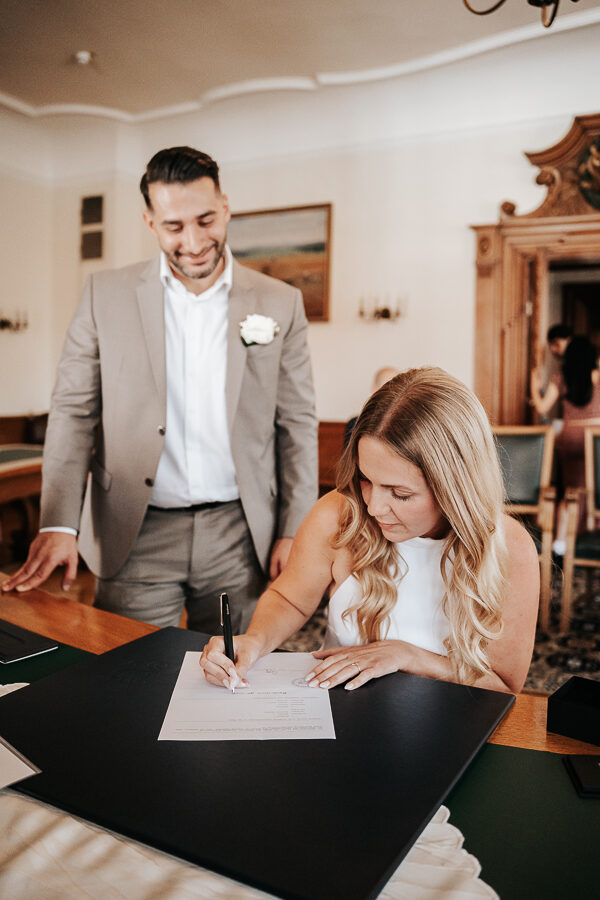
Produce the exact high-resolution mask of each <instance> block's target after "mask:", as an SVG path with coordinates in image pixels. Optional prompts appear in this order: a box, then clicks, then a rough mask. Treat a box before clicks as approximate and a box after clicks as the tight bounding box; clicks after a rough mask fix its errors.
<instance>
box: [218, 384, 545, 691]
mask: <svg viewBox="0 0 600 900" xmlns="http://www.w3.org/2000/svg"><path fill="white" fill-rule="evenodd" d="M503 501H504V491H503V483H502V475H501V471H500V467H499V464H498V457H497V452H496V447H495V444H494V439H493V435H492V432H491V429H490V426H489V423H488V420H487V417H486V414H485V412H484V410H483V408H482V407H481V405H480V403H479V401H478V400H477V398H476V397H475V396H474V394H473V393H472V392H471V391H470V390H468V389H467V388H466V387H465V386H464V385H463V384H462V383H461V382H459V381H458V380H457V379H455V378H453V377H451V376H450V375H448V374H447V373H446V372H444V371H442V370H441V369H435V368H423V369H412V370H410V371H408V372H404V373H402V374H400V375H398V376H396V377H395V378H393V379H392V380H391V381H388V382H387V384H385V385H384V386H383V387H382V388H380V390H378V391H377V392H376V393H375V394H373V395H372V396H371V397H370V398H369V400H368V401H367V403H366V404H365V406H364V408H363V411H362V412H361V414H360V416H359V418H358V421H357V423H356V426H355V427H354V430H353V432H352V438H351V440H350V443H349V444H348V447H347V448H346V450H345V452H344V455H343V457H342V460H341V463H340V467H339V474H338V483H337V490H336V491H332V492H331V493H329V494H327V495H326V496H324V497H322V498H321V499H320V500H319V501H318V503H317V504H316V505H315V506H314V507H313V509H312V510H311V512H310V513H309V514H308V516H307V517H306V519H305V520H304V522H303V524H302V526H301V528H300V530H299V531H298V534H297V536H296V538H295V540H294V545H293V549H292V553H291V556H290V559H289V562H288V564H287V566H286V568H285V570H284V571H283V572H282V574H281V575H280V576H279V577H278V578H277V579H276V580H275V581H274V582H273V583H272V584H271V586H270V587H269V588H268V590H267V591H266V592H265V593H264V594H263V596H262V597H261V599H260V601H259V604H258V607H257V609H256V611H255V613H254V616H253V618H252V621H251V623H250V626H249V627H248V630H247V632H246V634H244V635H240V636H237V637H236V638H235V639H234V646H235V656H236V660H235V665H234V664H233V662H231V661H230V660H229V659H228V658H227V657H226V656H225V655H224V652H223V641H222V639H221V638H212V639H211V640H210V642H209V643H208V644H207V646H206V647H205V649H204V652H203V654H202V657H201V660H200V665H201V666H202V667H203V669H204V673H205V676H206V678H207V679H208V681H210V682H211V683H213V684H222V685H224V686H225V687H235V686H238V685H244V684H245V683H247V682H246V675H247V673H248V671H249V670H250V669H251V668H252V665H253V664H254V662H255V661H256V660H257V659H258V658H259V657H261V656H263V655H264V654H266V653H268V652H269V651H271V650H274V649H276V648H277V647H278V646H279V645H280V644H281V643H282V641H284V640H285V639H286V638H288V637H289V636H290V635H291V634H293V633H294V632H295V631H297V630H298V628H300V627H301V626H302V625H303V624H304V622H306V620H307V619H308V618H309V617H310V616H311V615H312V613H313V612H314V611H315V609H316V608H317V606H318V604H319V601H320V600H321V597H322V596H323V594H324V593H325V592H326V591H329V595H330V603H329V611H328V625H327V632H326V636H325V642H324V646H323V648H322V649H321V650H319V651H317V652H316V653H315V654H314V656H315V657H316V661H315V666H314V667H313V669H312V671H311V673H310V674H309V676H307V680H308V682H309V684H310V686H311V687H315V688H324V689H328V688H332V687H335V686H336V685H339V684H344V685H345V687H346V689H347V690H354V689H356V688H358V687H360V686H361V685H363V684H365V683H366V682H367V681H370V680H371V679H373V678H378V677H380V676H382V675H386V674H388V673H390V672H397V671H403V672H411V673H414V674H416V675H426V676H429V677H432V678H439V679H443V680H446V681H457V682H462V683H465V684H475V685H477V686H479V687H485V688H492V689H494V690H500V691H512V692H514V693H516V692H518V691H520V690H521V688H522V687H523V683H524V681H525V677H526V675H527V670H528V668H529V663H530V660H531V654H532V650H533V642H534V636H535V624H536V618H537V608H538V595H539V568H538V558H537V553H536V550H535V547H534V545H533V542H532V540H531V538H530V537H529V535H528V534H527V532H526V531H525V529H524V528H523V527H522V526H521V525H520V524H519V523H518V522H516V521H515V520H514V519H511V518H509V517H508V516H506V515H505V514H504V502H503Z"/></svg>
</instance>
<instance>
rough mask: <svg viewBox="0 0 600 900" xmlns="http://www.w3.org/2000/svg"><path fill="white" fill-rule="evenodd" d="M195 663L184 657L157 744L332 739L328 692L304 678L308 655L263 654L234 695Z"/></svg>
mask: <svg viewBox="0 0 600 900" xmlns="http://www.w3.org/2000/svg"><path fill="white" fill-rule="evenodd" d="M199 660H200V653H197V652H191V651H188V652H187V653H186V654H185V657H184V660H183V663H182V666H181V670H180V672H179V677H178V679H177V683H176V684H175V688H174V690H173V694H172V696H171V702H170V703H169V708H168V709H167V714H166V716H165V719H164V722H163V726H162V728H161V731H160V734H159V736H158V740H159V741H268V740H300V739H305V740H307V739H310V740H315V739H320V738H325V739H329V740H335V729H334V727H333V717H332V715H331V701H330V699H329V692H328V691H326V690H322V689H321V688H309V687H308V685H307V683H306V682H305V680H304V676H305V675H307V674H308V673H309V672H310V670H311V669H312V668H313V667H314V665H315V659H314V657H313V656H312V655H311V654H310V653H269V654H268V655H267V656H264V657H262V659H259V660H258V662H257V663H256V664H255V665H254V667H253V668H252V669H251V670H250V672H249V673H248V676H247V681H248V682H249V686H248V687H247V688H237V689H236V691H235V693H232V692H231V691H228V690H226V688H224V687H216V686H215V685H213V684H209V683H208V682H207V681H206V680H205V678H204V675H203V673H202V669H201V668H200V665H199Z"/></svg>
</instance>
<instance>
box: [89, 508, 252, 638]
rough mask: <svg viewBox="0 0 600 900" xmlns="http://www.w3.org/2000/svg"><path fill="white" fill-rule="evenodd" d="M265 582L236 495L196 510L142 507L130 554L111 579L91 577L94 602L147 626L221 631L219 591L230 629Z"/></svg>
mask: <svg viewBox="0 0 600 900" xmlns="http://www.w3.org/2000/svg"><path fill="white" fill-rule="evenodd" d="M265 586H266V578H265V575H264V573H263V571H262V569H261V567H260V565H259V562H258V559H257V556H256V553H255V550H254V546H253V544H252V539H251V537H250V532H249V530H248V525H247V523H246V519H245V517H244V513H243V510H242V505H241V503H240V501H239V500H234V501H231V502H230V503H221V504H218V505H217V506H215V507H208V508H204V509H199V510H194V509H193V508H192V509H191V510H162V509H157V508H156V507H148V510H147V512H146V516H145V518H144V522H143V524H142V528H141V531H140V533H139V536H138V539H137V541H136V543H135V546H134V549H133V551H132V552H131V553H130V555H129V557H128V559H127V561H126V562H125V564H124V565H123V566H122V567H121V569H120V570H119V571H118V572H117V574H116V575H115V576H113V577H112V578H98V579H97V580H96V599H95V605H96V606H97V607H99V608H100V609H104V610H108V611H109V612H114V613H118V614H119V615H124V616H129V618H132V619H139V620H141V621H143V622H149V623H151V624H153V625H158V626H160V627H164V626H166V625H178V624H179V621H180V618H181V613H182V611H183V609H184V607H185V609H186V610H187V614H188V628H190V629H193V630H195V631H203V632H206V633H208V634H221V633H222V630H221V627H220V609H219V594H220V593H221V592H222V591H226V592H227V593H228V594H229V601H230V608H231V618H232V626H233V629H234V633H235V634H239V633H240V632H243V631H245V629H246V627H247V626H248V623H249V621H250V618H251V616H252V613H253V611H254V607H255V606H256V602H257V600H258V598H259V596H260V594H261V593H262V591H263V590H264V588H265Z"/></svg>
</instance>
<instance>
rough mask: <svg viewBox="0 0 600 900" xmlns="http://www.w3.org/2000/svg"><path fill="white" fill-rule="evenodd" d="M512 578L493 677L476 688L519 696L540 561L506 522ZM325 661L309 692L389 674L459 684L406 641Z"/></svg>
mask: <svg viewBox="0 0 600 900" xmlns="http://www.w3.org/2000/svg"><path fill="white" fill-rule="evenodd" d="M506 541H507V549H508V559H509V563H508V573H507V586H506V600H505V604H504V611H503V617H502V618H503V623H504V628H503V632H502V636H501V637H500V638H498V640H495V641H490V643H489V645H488V648H487V649H488V659H489V662H490V665H491V668H492V672H490V673H489V674H488V675H484V676H482V677H481V678H479V679H478V680H477V681H476V682H475V685H476V686H477V687H483V688H490V689H492V690H496V691H511V692H513V693H518V692H519V691H520V690H521V688H522V687H523V684H524V683H525V678H526V677H527V672H528V669H529V665H530V662H531V654H532V652H533V644H534V640H535V625H536V621H537V611H538V602H539V588H540V579H539V561H538V556H537V552H536V549H535V546H534V543H533V541H532V539H531V537H530V536H529V535H528V534H527V532H526V531H525V529H524V528H523V526H522V525H520V524H519V523H518V522H517V521H516V520H515V519H511V518H510V517H509V516H507V517H506ZM313 655H314V656H315V657H316V658H317V659H320V660H322V662H321V663H319V665H317V666H315V668H314V669H313V670H312V672H311V673H309V675H307V680H308V681H309V684H310V686H311V687H322V688H332V687H335V686H336V685H338V684H343V683H344V682H346V689H347V690H354V689H355V688H357V687H360V686H361V685H363V684H365V683H366V682H367V681H370V680H371V679H372V678H380V677H381V676H382V675H387V674H389V673H390V672H398V671H401V672H410V673H412V674H413V675H426V676H427V677H429V678H439V679H441V680H442V681H455V680H456V676H455V674H454V670H453V668H452V666H451V664H450V662H449V660H448V658H447V657H445V656H440V655H439V654H437V653H432V652H431V651H429V650H423V649H421V648H420V647H415V646H414V645H413V644H408V643H407V642H406V641H386V640H384V641H376V642H375V643H372V644H363V645H360V646H356V647H336V648H333V649H329V650H319V651H317V652H316V653H315V654H313Z"/></svg>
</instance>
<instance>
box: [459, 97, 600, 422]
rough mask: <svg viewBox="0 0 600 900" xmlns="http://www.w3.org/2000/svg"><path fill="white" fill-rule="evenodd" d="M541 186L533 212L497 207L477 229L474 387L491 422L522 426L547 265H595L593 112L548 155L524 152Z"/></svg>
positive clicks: (597, 157)
mask: <svg viewBox="0 0 600 900" xmlns="http://www.w3.org/2000/svg"><path fill="white" fill-rule="evenodd" d="M525 155H526V156H527V158H528V159H529V161H530V162H531V163H532V165H534V166H536V167H537V168H538V169H539V173H538V175H537V177H536V183H537V184H540V185H544V186H545V187H546V188H547V192H546V197H545V198H544V200H543V202H542V203H541V204H540V206H539V207H538V208H537V209H535V210H533V212H530V213H525V214H524V215H516V205H515V204H514V203H511V202H508V201H506V202H504V203H502V204H501V206H500V214H499V221H498V223H496V224H495V225H476V226H473V229H474V231H475V233H476V236H477V257H476V270H477V291H476V334H475V389H476V391H477V393H478V395H479V397H480V399H481V400H482V402H483V404H484V406H485V407H486V409H487V411H488V413H489V415H490V417H491V419H492V421H493V422H494V423H496V424H523V423H526V422H527V421H528V417H529V415H530V407H529V405H528V396H529V393H528V381H529V371H530V369H531V367H532V366H533V365H536V364H538V362H539V360H540V357H541V355H542V353H543V350H544V346H545V335H546V330H547V327H548V324H549V323H548V322H547V317H548V266H549V264H550V262H552V261H554V260H561V259H562V260H566V259H568V260H572V261H579V262H581V263H589V264H596V265H597V264H598V262H599V261H600V114H595V115H589V116H578V117H576V118H575V119H574V120H573V124H572V126H571V128H570V130H569V132H568V134H566V135H565V137H563V138H562V140H560V141H559V142H558V143H557V144H555V145H554V146H552V147H549V148H548V149H547V150H543V151H541V152H536V153H526V154H525Z"/></svg>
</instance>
